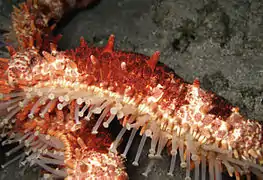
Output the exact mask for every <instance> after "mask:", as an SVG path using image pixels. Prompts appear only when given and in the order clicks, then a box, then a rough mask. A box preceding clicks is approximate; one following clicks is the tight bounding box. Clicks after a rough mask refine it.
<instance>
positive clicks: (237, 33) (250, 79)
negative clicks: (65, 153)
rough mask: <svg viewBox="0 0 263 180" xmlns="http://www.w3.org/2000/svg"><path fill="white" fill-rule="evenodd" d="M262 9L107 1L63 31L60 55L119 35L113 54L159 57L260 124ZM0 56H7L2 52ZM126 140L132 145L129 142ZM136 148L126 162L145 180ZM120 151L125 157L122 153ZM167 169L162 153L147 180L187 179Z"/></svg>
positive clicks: (4, 19) (245, 1) (4, 20)
mask: <svg viewBox="0 0 263 180" xmlns="http://www.w3.org/2000/svg"><path fill="white" fill-rule="evenodd" d="M262 6H263V3H262V2H261V1H249V0H239V1H229V0H223V1H212V0H204V1H200V0H110V1H107V0H102V1H101V2H100V3H99V4H98V5H96V6H94V7H92V8H89V9H86V10H83V11H81V12H78V13H75V14H74V16H73V14H72V16H69V17H68V20H67V19H66V20H65V22H66V23H61V24H60V26H59V29H58V32H60V33H62V34H63V38H62V40H61V41H60V43H59V46H60V47H61V48H62V49H68V48H73V47H76V46H78V44H79V37H80V36H83V37H84V38H85V39H86V40H87V41H88V42H89V43H90V44H95V45H97V46H102V45H104V44H105V43H106V42H107V39H108V36H109V35H110V34H114V35H115V37H116V44H115V47H116V49H121V50H125V51H134V52H138V53H143V54H146V55H151V54H153V52H154V51H156V50H159V51H161V58H160V61H161V62H163V63H165V64H167V65H169V67H171V68H172V69H173V70H174V71H175V72H176V73H177V74H178V75H179V76H181V77H183V78H184V79H185V80H186V81H188V82H192V81H193V80H194V79H195V78H198V79H200V81H201V86H202V87H203V88H205V89H207V90H212V91H214V92H216V93H217V94H219V95H220V96H223V97H224V98H225V99H227V100H228V101H229V102H231V103H233V104H234V105H236V106H239V107H240V108H241V112H242V113H243V114H246V115H247V116H248V117H249V118H251V119H258V120H259V121H262V120H263V118H262V117H263V103H262V97H263V60H262V59H263V53H262V46H263V27H262V26H263V25H262V23H261V22H262V21H263V7H262ZM0 8H1V14H2V16H1V14H0V26H1V27H4V26H9V23H10V22H9V21H8V14H9V13H10V10H11V7H10V6H9V5H8V4H7V3H0ZM0 50H2V51H0V52H1V53H2V54H5V52H6V51H5V50H4V49H0ZM2 54H0V55H1V56H2ZM114 125H115V126H114ZM111 126H112V127H113V126H114V128H111V131H112V133H113V135H115V136H116V135H117V134H118V132H119V130H120V127H119V126H118V125H117V123H115V124H112V125H111ZM125 137H126V139H127V138H128V137H129V136H128V134H127V135H126V136H125ZM139 142H140V137H139V136H137V138H136V140H135V142H134V144H133V146H132V149H131V150H130V152H129V154H128V160H127V170H128V173H129V176H130V179H131V180H133V179H136V180H141V179H145V177H144V176H142V175H141V173H143V172H144V171H145V169H146V167H147V164H148V163H149V159H148V157H147V154H148V149H149V146H150V141H149V139H148V140H147V143H146V146H145V147H144V150H143V153H142V156H141V158H140V161H139V164H140V166H139V167H134V166H132V165H131V163H132V161H133V160H134V157H135V154H136V152H137V147H138V144H139ZM124 147H125V144H124ZM120 151H121V152H122V151H123V149H122V150H121V147H120ZM169 164H170V157H168V155H167V151H166V150H165V152H164V157H163V159H162V160H158V161H156V162H155V165H154V166H153V170H152V172H150V173H149V177H148V179H155V180H157V179H178V180H180V179H184V175H185V172H184V170H182V169H181V168H180V166H179V162H177V166H176V169H175V177H173V178H170V177H168V176H167V171H168V169H169ZM6 171H7V172H8V174H9V176H8V177H5V178H4V179H14V176H13V175H14V173H13V172H18V171H19V170H18V169H17V166H15V165H14V166H11V167H9V168H8V169H7V170H6ZM0 174H3V171H1V172H0ZM29 174H34V175H35V176H34V175H29V176H30V178H28V179H36V178H37V175H36V173H31V172H30V171H29ZM18 179H19V178H18ZM224 179H229V178H228V177H227V176H225V177H224Z"/></svg>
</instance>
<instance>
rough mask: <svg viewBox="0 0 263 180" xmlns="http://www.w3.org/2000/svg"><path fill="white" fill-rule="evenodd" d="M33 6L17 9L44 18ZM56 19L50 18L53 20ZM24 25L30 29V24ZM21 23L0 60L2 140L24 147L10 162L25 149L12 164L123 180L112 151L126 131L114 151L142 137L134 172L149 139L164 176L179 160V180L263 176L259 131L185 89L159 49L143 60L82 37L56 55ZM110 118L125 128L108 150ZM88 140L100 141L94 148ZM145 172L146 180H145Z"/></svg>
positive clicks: (233, 110)
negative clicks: (165, 153)
mask: <svg viewBox="0 0 263 180" xmlns="http://www.w3.org/2000/svg"><path fill="white" fill-rule="evenodd" d="M43 2H44V1H43ZM43 2H42V3H43ZM55 2H56V3H58V4H56V3H55ZM61 2H64V3H65V2H66V1H63V0H61V1H54V4H50V6H54V7H56V8H58V9H59V7H61V6H60V5H59V3H61ZM37 5H38V6H39V7H42V6H41V3H39V4H35V6H37ZM42 5H43V4H42ZM35 6H34V5H32V2H31V1H28V2H27V4H22V5H21V7H20V9H18V10H16V11H23V12H29V15H30V16H34V15H35V13H37V15H39V14H41V17H44V22H46V21H48V20H50V18H51V17H49V16H43V15H42V13H41V11H40V12H35V11H34V9H35V8H36V7H35ZM38 6H37V7H38ZM40 9H41V8H40ZM55 12H57V11H54V15H53V14H51V16H52V18H53V17H57V15H56V13H55ZM58 12H60V11H58ZM15 14H17V13H15ZM49 15H50V14H49ZM14 17H16V16H14ZM34 17H38V16H34ZM58 17H60V16H58ZM15 19H16V18H15ZM31 19H32V18H31ZM40 19H41V18H40ZM35 20H36V19H34V21H33V23H32V22H30V23H31V24H35V23H36V21H35ZM42 20H43V19H42ZM23 22H24V24H27V23H29V22H28V20H27V19H25V21H23ZM14 24H15V23H14ZM42 24H43V23H42ZM44 24H45V25H47V23H44ZM19 25H20V24H19V23H18V24H17V25H16V26H15V28H14V30H15V31H16V33H17V35H18V39H20V40H21V42H19V44H21V45H22V46H21V48H19V49H18V51H16V50H15V49H13V48H11V47H9V51H10V55H11V59H10V60H6V59H1V73H0V75H1V88H0V91H1V93H2V103H1V109H5V110H6V111H7V112H8V114H7V115H6V116H5V117H4V119H3V120H2V121H1V127H2V129H3V133H2V135H3V136H5V135H8V138H7V140H5V141H3V143H4V144H6V143H12V142H20V144H21V143H22V144H21V145H19V146H17V147H16V148H14V149H12V150H11V152H8V153H7V155H9V154H12V152H13V151H17V150H19V149H21V148H22V147H24V146H26V147H27V148H26V152H25V154H22V155H21V157H20V156H19V157H16V160H17V159H24V158H25V160H24V161H22V162H25V163H24V164H26V163H27V162H28V163H31V164H38V165H39V166H41V167H42V168H43V169H45V170H46V171H47V172H48V173H49V174H46V175H45V176H46V177H50V176H56V177H57V176H58V177H65V178H68V179H75V178H87V177H94V178H99V177H112V178H117V179H127V174H126V173H125V172H124V167H123V164H122V159H121V157H119V156H118V155H117V152H118V150H117V149H118V146H119V144H120V142H121V140H122V138H123V135H124V134H125V133H126V132H127V131H131V133H130V137H129V139H128V142H127V144H126V147H125V149H124V152H123V153H121V156H122V157H124V158H125V157H126V155H127V153H128V151H129V149H130V147H131V145H132V142H133V139H134V137H135V134H136V132H137V131H139V133H140V135H141V136H142V137H141V141H140V144H139V146H138V150H137V153H136V155H135V159H134V162H133V165H135V166H138V165H139V159H140V156H141V153H142V149H143V147H144V144H145V142H146V139H147V138H151V147H150V150H149V158H160V157H161V153H162V150H163V149H164V148H165V147H166V146H168V147H169V148H170V149H171V156H172V158H171V162H170V167H169V172H168V175H171V176H172V175H173V173H174V172H173V171H174V167H175V162H176V159H177V154H178V156H179V158H180V162H181V164H180V165H181V167H182V168H185V169H186V177H185V180H190V179H191V171H192V170H193V168H194V170H193V174H194V179H196V180H198V179H200V178H201V179H202V180H205V179H206V172H207V170H208V173H209V176H210V179H216V180H220V179H222V177H221V173H222V171H225V170H226V171H228V173H229V175H230V176H233V175H235V177H236V178H237V179H240V177H241V176H243V175H244V176H246V177H247V179H251V173H252V174H255V175H256V176H257V177H262V173H263V167H262V164H263V158H262V153H263V152H262V151H263V141H262V140H263V138H262V135H263V130H262V126H261V125H260V124H259V123H258V122H257V121H254V120H249V119H245V118H244V117H243V116H241V115H240V114H239V111H238V108H237V107H234V106H232V105H230V104H228V103H227V102H226V101H225V100H223V99H222V98H220V97H219V96H217V95H215V94H213V93H211V92H206V91H204V90H202V89H201V88H200V82H199V81H198V80H195V81H194V82H193V84H188V83H186V82H184V81H183V79H181V78H179V77H178V76H176V75H175V74H174V73H173V72H172V71H170V70H169V69H168V68H167V67H166V66H165V65H159V64H157V62H158V58H159V56H160V53H159V52H158V51H157V52H155V53H154V54H153V55H152V56H151V57H148V56H145V55H142V54H137V53H133V52H123V51H119V50H114V36H113V35H111V36H110V37H109V40H108V43H107V45H106V46H105V47H89V46H88V45H87V43H86V42H85V40H84V39H83V38H81V39H80V46H79V47H78V48H76V49H72V50H67V51H59V50H58V49H57V48H56V45H55V43H54V38H51V40H50V41H52V42H53V43H51V44H50V41H49V40H45V41H43V36H44V34H45V32H47V31H46V29H45V30H44V29H43V28H37V27H39V26H38V25H36V24H35V27H34V26H33V25H31V26H32V29H30V30H29V32H28V33H26V34H25V33H23V32H21V30H23V29H21V28H22V27H20V26H19ZM45 27H46V26H45ZM16 28H17V29H16ZM35 31H36V32H35ZM32 32H33V33H32ZM43 32H44V33H43ZM21 37H22V38H21ZM27 38H28V41H25V39H27ZM55 39H56V38H55ZM48 44H50V46H49V45H48ZM5 71H7V73H5ZM114 119H117V120H118V121H119V122H120V124H121V125H122V129H121V130H120V132H119V134H118V136H117V137H116V139H115V141H113V142H112V143H110V144H109V142H111V141H110V140H109V141H106V142H105V137H108V135H107V132H106V129H105V128H108V127H109V125H110V124H111V122H112V121H113V120H114ZM102 126H103V127H104V128H103V127H102ZM103 132H104V134H103V135H105V137H103V138H102V140H101V139H100V138H99V136H100V135H101V134H102V133H103ZM94 139H95V142H98V141H99V143H95V144H93V140H94ZM98 144H102V145H103V147H101V149H100V148H98V147H97V146H98ZM107 147H109V150H110V152H109V153H106V152H105V150H107ZM178 152H179V153H178ZM11 161H12V160H11ZM48 164H52V166H49V165H48ZM53 165H57V167H58V168H56V169H54V168H52V167H53ZM4 166H5V165H4ZM151 166H152V164H149V167H148V168H147V169H146V171H145V172H144V173H143V175H145V176H147V175H148V173H149V172H150V171H151ZM98 167H100V169H99V170H97V168H98ZM94 168H95V169H96V170H95V169H94ZM207 168H208V169H207ZM200 169H201V174H200Z"/></svg>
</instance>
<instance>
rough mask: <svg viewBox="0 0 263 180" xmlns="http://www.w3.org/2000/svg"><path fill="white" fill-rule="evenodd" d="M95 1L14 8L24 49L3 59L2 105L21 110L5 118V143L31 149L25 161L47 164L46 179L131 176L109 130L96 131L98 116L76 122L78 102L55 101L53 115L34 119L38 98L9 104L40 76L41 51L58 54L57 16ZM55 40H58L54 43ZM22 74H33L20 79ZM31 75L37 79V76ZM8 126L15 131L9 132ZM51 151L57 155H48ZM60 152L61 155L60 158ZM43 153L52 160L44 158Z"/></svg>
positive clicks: (0, 65) (121, 178) (0, 72)
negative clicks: (61, 107)
mask: <svg viewBox="0 0 263 180" xmlns="http://www.w3.org/2000/svg"><path fill="white" fill-rule="evenodd" d="M91 2H93V0H81V1H79V0H77V1H74V0H73V1H66V0H65V1H64V0H56V1H41V0H40V1H30V0H28V1H27V2H26V3H22V4H20V5H19V7H18V8H16V7H14V12H13V13H12V22H13V29H12V30H13V31H14V33H15V34H16V39H17V42H18V47H16V49H15V48H14V47H11V46H9V47H7V49H8V50H9V52H10V56H11V59H10V60H8V59H3V58H0V69H1V70H0V76H1V83H0V84H1V85H0V92H1V105H0V106H1V107H0V109H1V110H3V111H4V113H3V114H6V113H7V114H8V112H10V111H11V112H12V111H13V112H14V111H16V112H15V113H13V115H12V117H13V118H14V119H15V121H13V122H11V121H9V120H10V119H9V118H8V117H7V116H4V117H5V118H4V120H3V121H1V123H0V127H1V129H3V131H2V134H1V135H2V136H9V137H8V139H7V140H6V141H3V143H2V144H3V145H4V144H10V143H12V142H19V143H22V144H24V145H25V147H26V149H27V150H26V152H27V153H28V157H27V158H26V159H25V160H24V162H25V163H26V162H28V163H31V164H38V165H40V166H41V167H43V168H44V170H45V174H44V178H47V179H50V178H66V179H68V180H73V179H114V180H115V179H116V180H117V179H118V180H124V179H128V177H127V174H126V172H125V167H124V165H123V158H121V157H120V156H118V155H116V154H113V153H108V149H109V147H110V145H111V143H112V139H111V137H110V134H109V133H108V131H107V130H105V129H102V130H100V134H99V135H93V134H91V127H92V126H93V125H94V120H93V121H92V122H89V123H85V122H82V123H81V124H77V125H76V124H75V122H73V120H74V109H73V107H74V106H75V104H74V102H73V103H71V104H70V105H68V109H64V110H58V109H56V106H55V105H56V103H51V105H50V106H49V107H48V108H47V112H48V113H46V114H45V115H43V116H41V117H40V116H35V117H33V118H29V117H28V114H29V113H30V110H31V109H32V108H33V107H34V104H35V103H36V102H37V99H36V98H33V99H31V100H30V101H27V102H26V103H24V104H23V102H22V101H20V104H19V111H18V110H17V106H16V107H15V110H14V109H12V108H11V109H10V110H9V109H8V108H7V107H8V106H9V105H10V103H9V102H10V100H12V97H19V96H16V95H15V96H12V95H11V96H9V95H10V93H12V92H21V90H23V88H25V87H29V86H30V85H29V84H27V83H28V81H30V79H28V75H29V76H30V74H31V75H33V76H34V73H33V72H32V69H33V67H34V68H35V67H36V64H41V63H43V60H44V58H43V56H42V55H41V51H43V50H47V51H50V52H53V51H54V50H55V49H56V45H55V44H56V43H57V41H58V40H59V39H60V37H61V36H60V35H58V36H57V37H53V36H52V34H51V31H52V29H53V28H54V25H53V26H52V27H49V26H48V21H49V20H51V19H55V21H58V20H59V19H60V18H61V17H62V16H63V14H64V13H65V12H67V11H70V10H72V9H74V8H77V7H78V8H83V7H86V6H87V5H88V4H90V3H91ZM11 34H12V33H11ZM7 37H8V36H7ZM10 39H13V38H10ZM50 43H52V44H51V45H50ZM21 77H22V78H25V77H27V78H26V79H25V80H22V81H20V78H21ZM30 77H31V80H32V76H30ZM22 82H23V83H22ZM30 82H32V81H30ZM28 85H29V86H28ZM39 102H40V101H39ZM11 104H12V103H11ZM17 105H18V104H17ZM41 107H43V106H38V107H37V108H36V109H35V113H38V112H40V110H41ZM68 111H70V112H68ZM14 116H15V117H14ZM7 130H8V131H9V132H6V131H7ZM32 140H34V141H32ZM34 142H35V143H34ZM11 152H12V150H11V151H10V152H8V153H7V155H10V154H12V153H11ZM47 153H49V154H51V156H48V155H47ZM59 153H60V155H61V156H60V155H59V156H58V154H59ZM52 155H53V156H54V157H53V156H52ZM30 157H31V158H30ZM32 157H33V158H32ZM43 157H44V159H45V158H46V159H45V160H43ZM50 157H52V158H53V159H52V158H51V159H50ZM61 157H63V161H61V160H60V158H61ZM48 158H49V159H48ZM47 159H48V160H47ZM22 160H23V159H21V161H22ZM49 161H51V162H52V163H51V164H55V165H57V169H56V170H55V169H53V168H51V167H49V166H48V164H49V163H47V162H49ZM54 161H55V162H54ZM43 164H44V165H43ZM6 165H8V163H7V164H6ZM6 165H3V166H2V167H5V166H6Z"/></svg>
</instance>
